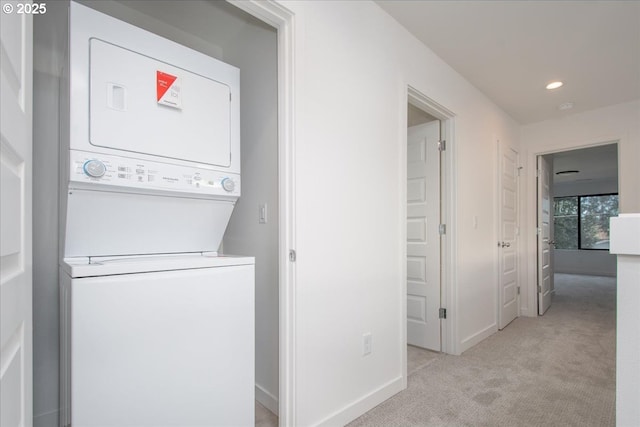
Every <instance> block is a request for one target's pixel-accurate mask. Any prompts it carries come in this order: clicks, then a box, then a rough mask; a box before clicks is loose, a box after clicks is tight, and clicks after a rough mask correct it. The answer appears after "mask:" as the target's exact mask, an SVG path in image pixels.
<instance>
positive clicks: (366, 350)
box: [362, 333, 373, 356]
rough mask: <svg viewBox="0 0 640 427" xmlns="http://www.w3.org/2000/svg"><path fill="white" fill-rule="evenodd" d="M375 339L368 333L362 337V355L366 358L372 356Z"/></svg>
mask: <svg viewBox="0 0 640 427" xmlns="http://www.w3.org/2000/svg"><path fill="white" fill-rule="evenodd" d="M372 341H373V337H372V336H371V333H366V334H363V335H362V355H363V356H366V355H368V354H371V351H372V345H373V342H372Z"/></svg>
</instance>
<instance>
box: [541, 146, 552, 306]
mask: <svg viewBox="0 0 640 427" xmlns="http://www.w3.org/2000/svg"><path fill="white" fill-rule="evenodd" d="M552 215H553V213H552V212H551V166H550V165H549V162H548V161H547V160H546V159H545V158H544V157H542V156H538V314H540V315H542V314H544V312H545V311H547V309H548V308H549V307H550V306H551V291H552V290H553V269H552V265H551V263H552V257H553V242H552V241H551V233H552V228H553V224H552V219H553V216H552Z"/></svg>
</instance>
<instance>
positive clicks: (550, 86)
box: [547, 82, 564, 90]
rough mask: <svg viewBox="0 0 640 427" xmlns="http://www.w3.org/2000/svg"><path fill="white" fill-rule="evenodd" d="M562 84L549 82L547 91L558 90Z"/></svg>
mask: <svg viewBox="0 0 640 427" xmlns="http://www.w3.org/2000/svg"><path fill="white" fill-rule="evenodd" d="M563 84H564V83H562V82H551V83H549V84H548V85H547V89H549V90H551V89H558V88H559V87H560V86H562V85H563Z"/></svg>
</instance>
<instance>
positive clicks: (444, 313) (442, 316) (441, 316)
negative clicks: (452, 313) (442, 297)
mask: <svg viewBox="0 0 640 427" xmlns="http://www.w3.org/2000/svg"><path fill="white" fill-rule="evenodd" d="M446 318H447V309H446V308H440V309H438V319H446Z"/></svg>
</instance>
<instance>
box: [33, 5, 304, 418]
mask: <svg viewBox="0 0 640 427" xmlns="http://www.w3.org/2000/svg"><path fill="white" fill-rule="evenodd" d="M81 2H82V3H83V4H85V5H87V6H89V7H91V8H94V9H96V10H99V11H101V12H103V13H106V14H108V15H111V16H114V17H116V18H118V19H120V20H123V21H125V22H129V23H131V24H133V25H136V26H138V27H140V28H143V29H146V30H147V31H150V32H153V33H156V34H158V35H161V36H163V37H165V38H168V39H171V40H173V41H175V42H177V43H180V44H182V45H184V46H187V47H190V48H192V49H194V50H197V51H200V52H202V53H204V54H206V55H209V56H212V57H214V58H217V59H220V60H222V61H224V62H227V63H232V64H234V65H236V66H238V67H239V68H241V73H242V69H245V71H249V72H251V73H253V74H252V75H250V76H246V75H245V76H242V77H241V79H242V81H243V83H242V85H243V90H242V91H241V93H242V96H243V98H242V100H241V105H242V108H244V110H243V112H241V115H242V116H244V117H243V118H242V120H241V122H242V123H243V124H242V125H241V126H243V129H242V130H241V132H242V133H243V135H242V138H243V140H244V141H246V142H247V144H245V143H244V142H243V149H242V150H243V158H242V160H243V164H242V169H243V182H242V184H243V188H242V194H243V200H244V202H245V205H246V206H248V207H247V208H246V209H244V208H243V209H242V210H243V211H244V210H246V211H247V212H249V213H250V220H251V221H252V222H253V223H256V224H257V225H258V226H260V227H261V231H265V229H268V232H267V233H264V234H268V244H265V245H264V246H265V247H266V248H268V251H269V258H268V259H267V258H265V257H263V256H260V255H257V254H256V255H255V256H256V261H257V262H256V264H258V263H259V262H261V263H262V265H263V267H265V268H266V269H268V270H269V271H268V272H267V273H264V271H263V273H259V274H261V275H262V276H269V277H270V278H269V284H268V285H267V286H263V288H264V289H266V290H267V292H266V293H262V294H261V295H260V296H259V297H258V298H260V300H261V301H266V305H263V304H261V303H260V302H259V301H258V302H257V304H259V305H260V307H261V310H264V311H263V313H262V314H259V313H256V317H258V316H263V315H264V317H267V318H268V321H265V322H262V321H261V320H258V322H257V323H258V324H259V325H260V327H263V328H268V329H269V330H268V333H260V332H259V334H260V339H262V340H269V342H268V344H266V345H265V344H264V341H260V342H256V348H257V349H258V347H259V349H258V351H257V353H258V355H257V356H256V361H259V362H260V366H257V367H256V368H257V369H256V396H258V397H259V398H260V399H261V402H262V403H263V404H264V405H265V406H267V407H268V408H269V410H271V411H273V412H276V413H279V417H280V422H281V423H282V424H283V425H288V424H290V421H288V420H291V419H293V416H292V414H293V413H294V410H295V408H294V407H293V403H294V401H293V397H292V396H293V393H292V390H293V386H292V384H293V380H292V379H293V377H294V372H293V368H294V363H293V357H292V356H293V350H292V348H293V347H292V345H291V343H292V337H293V333H292V331H293V322H294V320H295V319H294V317H293V316H292V314H291V313H293V312H295V307H294V302H295V301H294V300H293V299H292V298H291V294H292V289H293V287H294V284H293V280H294V278H293V265H292V263H291V261H290V258H289V251H290V250H291V249H292V242H293V237H292V236H293V234H294V233H293V231H294V224H293V206H294V204H293V190H292V187H293V186H292V182H293V173H292V171H293V170H294V167H293V161H294V159H293V156H292V155H291V153H292V146H293V139H294V138H293V128H292V123H293V120H292V116H293V108H292V100H293V84H292V81H291V79H292V67H293V59H292V58H293V57H292V54H293V52H292V43H291V41H292V38H293V33H292V31H293V30H292V14H291V13H290V12H289V11H288V10H287V9H286V8H284V7H282V6H280V5H278V4H276V3H272V2H241V3H236V4H232V3H227V2H214V1H205V2H188V4H186V5H185V4H182V3H180V4H178V2H163V1H147V2H119V1H96V0H86V1H81ZM52 6H53V5H52ZM67 8H68V2H59V3H56V5H55V7H50V8H49V9H50V10H49V11H48V13H47V14H46V15H42V16H39V17H38V18H39V21H38V22H36V23H35V25H34V29H35V32H36V40H35V43H36V45H37V48H36V49H35V50H34V52H38V53H37V55H38V56H37V59H38V61H36V62H38V64H41V65H40V66H41V67H43V69H42V70H34V71H35V72H34V74H35V76H34V81H36V82H37V84H36V85H35V86H36V90H35V91H34V98H36V99H37V100H38V101H40V102H35V104H36V105H43V107H41V109H42V111H41V112H40V115H41V117H40V118H41V119H43V120H34V123H37V124H38V125H37V126H35V125H34V126H35V128H36V133H37V134H39V135H41V136H42V138H40V139H39V140H38V139H37V138H34V149H35V150H36V151H37V150H40V151H38V153H40V156H38V158H41V159H42V161H44V162H45V163H46V164H47V165H48V166H47V167H46V168H41V169H40V168H36V169H37V170H38V174H39V175H35V181H38V182H41V183H43V185H42V186H41V187H42V188H41V190H40V191H39V193H38V194H36V193H34V199H35V203H40V204H41V205H42V206H45V205H46V206H47V208H43V209H40V210H38V211H39V212H42V214H41V215H40V216H39V217H36V218H35V220H34V222H38V220H40V223H42V224H43V227H49V226H50V224H51V223H53V224H55V223H56V222H57V216H55V217H53V218H52V217H51V212H56V211H57V208H56V206H55V205H52V206H54V207H49V205H50V204H51V203H53V202H55V197H56V196H57V191H58V187H57V177H58V174H59V170H58V168H59V165H57V163H56V162H51V161H50V159H51V158H57V148H56V146H55V144H53V143H52V142H56V141H57V140H56V138H58V135H59V133H58V128H57V116H56V115H55V114H57V110H58V97H59V96H60V79H61V77H60V76H59V75H58V74H55V75H49V73H51V72H52V71H50V70H49V67H44V66H45V65H47V64H49V65H50V68H51V69H52V70H55V73H58V72H60V70H59V69H58V64H61V63H64V56H63V55H64V53H63V51H64V46H65V45H66V44H65V42H64V40H66V34H65V33H64V32H65V31H66V30H65V23H66V22H67V10H66V9H67ZM34 21H35V20H34ZM52 40H56V42H57V41H59V40H62V43H61V44H62V46H60V51H58V50H57V48H58V46H57V45H56V46H51V45H52V43H51V41H52ZM265 45H267V46H266V47H265ZM43 58H44V59H43ZM250 61H256V62H254V63H250ZM260 61H262V63H261V62H260ZM265 62H266V63H267V65H265ZM265 80H266V81H267V83H266V84H265ZM250 86H252V87H250ZM265 100H267V101H266V104H268V105H265V104H262V102H265ZM249 109H253V110H254V111H253V112H250V111H249V112H248V110H249ZM260 111H262V113H260ZM54 113H55V114H54ZM36 114H37V113H36ZM252 114H253V116H252ZM259 114H262V116H261V118H260V119H259V120H256V115H259ZM34 116H35V114H34ZM44 119H46V120H44ZM265 129H268V132H266V131H265ZM263 131H265V132H264V134H263V133H262V132H263ZM247 132H249V135H247ZM251 132H253V133H254V134H256V133H260V134H261V139H255V138H251V134H250V133H251ZM265 135H268V136H265ZM266 138H268V139H269V141H268V144H267V145H262V144H264V139H266ZM37 141H40V143H38V142H37ZM249 143H253V146H252V147H249ZM38 144H39V145H38ZM45 146H46V148H43V147H45ZM44 149H46V150H47V151H46V152H44V151H43V150H44ZM245 150H246V151H245ZM260 150H263V151H262V152H261V151H260ZM264 151H267V152H268V156H269V163H268V164H269V165H268V166H264V163H263V161H264V158H262V157H260V156H263V155H264ZM256 157H260V158H259V163H260V165H261V167H262V169H254V172H255V174H254V175H253V177H251V176H249V175H251V174H250V173H249V174H247V173H245V172H248V171H249V169H251V168H252V165H251V164H250V163H249V164H245V162H244V161H247V160H248V161H250V162H251V161H253V162H254V163H255V162H256V161H257V160H256ZM265 168H268V171H267V172H265ZM266 174H269V177H268V179H263V178H264V176H265V175H266ZM258 175H262V178H259V177H258ZM38 177H40V179H37V178H38ZM257 182H259V183H260V184H261V185H268V186H269V189H268V191H267V190H265V191H264V192H262V193H261V194H260V195H259V197H258V198H257V199H256V198H255V197H253V196H251V191H250V190H252V189H253V188H256V187H255V186H256V183H257ZM260 188H261V189H264V187H260ZM274 194H275V197H274ZM254 195H255V194H254ZM250 197H253V198H252V199H251V200H249V199H250ZM258 200H259V201H258ZM262 205H264V209H262V207H263V206H262ZM35 211H36V210H35V209H34V212H35ZM44 213H46V215H44ZM236 213H238V214H240V216H238V217H237V218H235V219H234V221H235V222H236V223H238V222H242V221H243V220H242V218H241V216H242V215H243V214H242V212H241V209H237V212H236ZM43 215H44V216H43ZM56 215H57V214H56ZM45 216H46V218H45ZM236 225H237V224H236ZM44 230H45V231H44V232H41V233H38V234H39V235H42V236H52V237H51V239H50V240H51V241H49V240H47V242H45V243H43V244H41V245H38V250H39V251H40V252H39V253H44V254H46V257H41V256H39V255H38V254H39V253H36V252H34V259H39V260H43V259H44V260H45V261H46V262H42V261H41V262H39V263H38V266H37V268H38V270H39V272H45V273H46V274H39V277H42V278H43V279H42V280H37V279H34V306H33V312H34V330H35V331H36V332H37V333H38V334H39V335H35V334H34V343H35V345H36V346H37V348H38V351H37V352H34V366H35V368H34V372H35V375H34V390H39V393H36V395H35V396H34V418H35V419H36V421H37V422H36V423H37V424H43V423H44V424H46V423H47V422H48V421H46V420H54V421H55V420H57V418H58V410H59V408H58V389H59V384H58V373H57V369H58V368H57V366H56V363H52V361H57V360H58V357H57V354H58V351H59V350H58V342H57V334H58V330H57V318H58V311H57V301H56V295H57V292H58V290H57V281H56V280H53V279H51V278H52V277H56V276H57V263H58V259H57V233H55V232H52V231H51V230H50V229H49V228H45V229H44ZM227 237H228V238H226V239H225V243H224V244H225V246H226V247H225V248H224V249H225V250H226V252H231V251H234V252H236V251H237V253H244V254H246V255H252V254H253V252H254V251H253V249H252V250H251V251H248V250H244V249H235V248H232V246H233V244H234V243H232V237H233V236H231V234H230V235H229V236H227ZM41 243H42V242H41ZM254 247H257V245H254ZM34 249H36V248H35V247H34ZM258 256H260V258H261V259H262V261H258V259H257V258H258ZM51 272H53V273H51ZM36 313H37V314H36ZM52 328H53V329H52ZM262 332H264V331H262ZM52 337H54V338H55V339H51V338H52ZM274 337H275V338H274ZM262 391H266V392H265V393H262ZM54 421H51V422H54ZM275 423H276V425H277V423H278V420H277V419H276V421H275Z"/></svg>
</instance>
